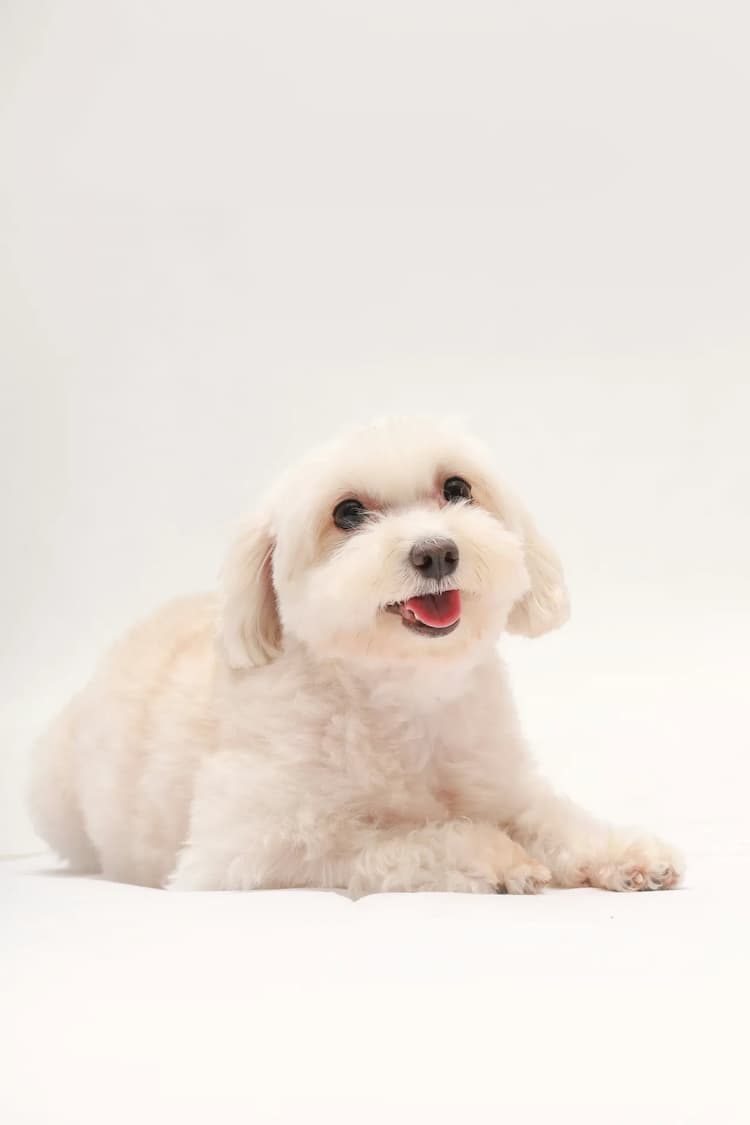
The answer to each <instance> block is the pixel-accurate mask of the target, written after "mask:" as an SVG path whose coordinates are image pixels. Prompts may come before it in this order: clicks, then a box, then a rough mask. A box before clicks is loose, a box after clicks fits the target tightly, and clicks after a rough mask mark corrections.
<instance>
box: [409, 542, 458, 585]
mask: <svg viewBox="0 0 750 1125" xmlns="http://www.w3.org/2000/svg"><path fill="white" fill-rule="evenodd" d="M409 561H410V562H411V564H412V566H413V567H415V568H416V569H417V570H418V571H419V573H420V574H421V575H423V576H424V577H425V578H444V577H445V575H446V574H453V571H454V570H455V569H456V567H457V566H458V547H457V546H456V544H455V543H454V542H453V540H452V539H426V540H425V541H424V543H415V544H414V546H413V547H412V549H411V551H410V552H409Z"/></svg>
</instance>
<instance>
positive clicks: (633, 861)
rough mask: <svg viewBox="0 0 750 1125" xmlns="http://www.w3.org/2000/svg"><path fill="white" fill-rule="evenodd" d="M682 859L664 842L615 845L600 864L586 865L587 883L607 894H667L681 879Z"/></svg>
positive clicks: (650, 840)
mask: <svg viewBox="0 0 750 1125" xmlns="http://www.w3.org/2000/svg"><path fill="white" fill-rule="evenodd" d="M683 869H684V865H683V862H682V860H681V858H680V857H679V856H678V855H677V854H676V853H675V852H673V851H672V849H671V848H669V847H668V846H667V845H666V844H663V843H662V842H661V840H657V839H655V838H653V837H641V838H640V839H634V840H629V841H627V842H622V843H618V842H617V841H614V840H613V841H612V842H611V844H610V847H609V849H608V854H607V855H606V857H603V858H602V860H601V862H598V863H594V864H591V865H587V869H586V876H587V881H588V882H589V883H590V884H591V886H592V887H602V888H603V889H604V890H607V891H667V890H670V889H671V888H672V887H676V886H677V885H678V883H679V882H680V880H681V879H682V874H683Z"/></svg>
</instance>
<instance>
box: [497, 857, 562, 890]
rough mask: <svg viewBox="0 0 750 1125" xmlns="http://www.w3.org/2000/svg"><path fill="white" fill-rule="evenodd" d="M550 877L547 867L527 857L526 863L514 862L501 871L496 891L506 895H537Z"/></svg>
mask: <svg viewBox="0 0 750 1125" xmlns="http://www.w3.org/2000/svg"><path fill="white" fill-rule="evenodd" d="M551 879H552V874H551V872H550V871H549V870H548V868H546V867H545V866H544V865H543V864H541V863H537V862H536V860H535V859H531V858H529V859H528V862H527V863H519V864H516V866H514V867H510V868H508V870H507V871H505V872H504V873H503V875H502V879H501V882H500V883H498V886H497V891H498V894H508V895H538V894H539V893H540V892H541V891H543V890H544V888H545V887H546V886H547V884H548V883H549V882H550V880H551Z"/></svg>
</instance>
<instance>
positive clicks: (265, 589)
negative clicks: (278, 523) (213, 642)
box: [219, 516, 281, 668]
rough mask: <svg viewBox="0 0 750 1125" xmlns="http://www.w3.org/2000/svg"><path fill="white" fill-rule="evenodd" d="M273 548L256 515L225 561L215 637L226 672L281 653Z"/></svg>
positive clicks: (263, 521) (265, 527)
mask: <svg viewBox="0 0 750 1125" xmlns="http://www.w3.org/2000/svg"><path fill="white" fill-rule="evenodd" d="M273 548H274V541H273V537H272V535H271V531H270V528H269V525H268V522H267V521H266V519H265V518H263V517H261V516H257V517H256V518H255V519H253V520H252V521H251V522H250V523H248V524H247V526H246V527H245V529H244V530H243V531H242V532H241V533H240V535H239V536H238V537H237V539H235V541H234V543H233V544H232V546H231V548H230V550H229V554H228V555H227V558H226V562H225V563H224V568H223V571H222V582H221V611H220V622H219V634H220V639H221V642H222V646H223V649H224V655H225V656H226V658H227V663H228V664H229V666H230V668H252V667H253V666H255V665H259V664H268V663H269V661H271V660H273V659H274V658H275V657H276V656H278V655H279V653H280V651H281V622H280V620H279V609H278V605H277V603H276V591H275V590H274V586H273V577H272V573H271V566H272V559H273Z"/></svg>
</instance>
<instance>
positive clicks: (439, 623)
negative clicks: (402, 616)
mask: <svg viewBox="0 0 750 1125" xmlns="http://www.w3.org/2000/svg"><path fill="white" fill-rule="evenodd" d="M404 608H405V609H410V610H411V612H412V613H413V614H414V616H415V617H416V619H417V621H421V622H422V624H423V625H431V626H432V627H433V629H444V628H445V627H446V626H447V625H453V624H454V622H456V621H458V619H459V617H460V616H461V594H460V593H459V591H458V590H446V591H445V593H444V594H425V595H424V597H421V598H409V600H408V602H404Z"/></svg>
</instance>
